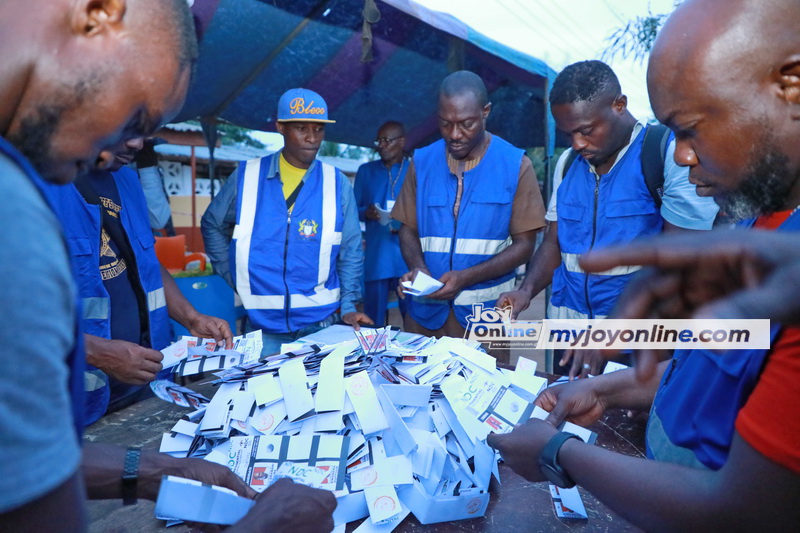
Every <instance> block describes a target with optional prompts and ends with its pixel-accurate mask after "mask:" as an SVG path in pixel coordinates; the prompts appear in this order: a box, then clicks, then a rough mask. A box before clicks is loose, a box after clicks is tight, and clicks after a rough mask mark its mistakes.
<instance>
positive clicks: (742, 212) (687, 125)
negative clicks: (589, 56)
mask: <svg viewBox="0 0 800 533" xmlns="http://www.w3.org/2000/svg"><path fill="white" fill-rule="evenodd" d="M799 24H800V2H798V1H797V0H774V1H770V2H756V1H747V0H688V1H687V2H685V3H684V4H683V5H682V6H681V7H680V8H678V9H677V10H676V11H675V13H674V14H673V15H672V16H671V17H670V18H669V19H668V21H667V23H666V24H665V25H664V28H663V29H662V30H661V33H660V35H659V37H658V39H657V40H656V43H655V45H654V48H653V52H652V54H651V57H650V64H649V68H648V74H647V82H648V89H649V91H650V99H651V103H652V105H653V110H654V111H655V113H656V116H657V117H658V119H659V120H661V121H662V122H664V123H665V124H666V125H668V126H670V127H671V128H672V129H673V131H675V133H676V139H677V144H676V151H675V160H676V162H677V163H678V164H680V165H684V166H689V167H690V181H692V182H693V183H695V184H696V185H697V187H698V194H700V195H703V196H713V197H714V198H715V199H716V200H717V202H718V203H720V205H721V207H722V208H723V209H724V210H727V211H729V214H733V215H734V216H738V217H744V216H752V215H757V214H763V213H770V212H774V211H777V210H780V209H783V208H784V207H785V206H786V205H791V207H794V206H795V205H797V203H800V179H798V176H800V154H797V150H796V148H795V147H796V146H797V143H798V142H800V41H798V40H797V39H796V29H797V28H798V27H800V26H798V25H799Z"/></svg>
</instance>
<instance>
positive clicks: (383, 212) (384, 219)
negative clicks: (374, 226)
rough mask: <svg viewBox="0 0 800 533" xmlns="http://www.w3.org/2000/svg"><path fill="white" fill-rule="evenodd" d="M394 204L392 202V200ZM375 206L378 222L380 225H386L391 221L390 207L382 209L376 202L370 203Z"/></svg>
mask: <svg viewBox="0 0 800 533" xmlns="http://www.w3.org/2000/svg"><path fill="white" fill-rule="evenodd" d="M392 204H394V202H392ZM372 205H374V206H375V209H377V210H378V217H379V218H378V223H379V224H380V225H381V226H386V225H388V224H389V223H390V222H391V221H392V208H391V207H389V208H388V209H384V208H382V207H381V206H379V205H378V204H372Z"/></svg>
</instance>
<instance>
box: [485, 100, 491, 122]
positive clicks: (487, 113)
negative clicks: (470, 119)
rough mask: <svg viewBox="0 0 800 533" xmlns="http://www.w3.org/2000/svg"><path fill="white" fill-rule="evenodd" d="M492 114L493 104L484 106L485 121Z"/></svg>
mask: <svg viewBox="0 0 800 533" xmlns="http://www.w3.org/2000/svg"><path fill="white" fill-rule="evenodd" d="M491 112H492V103H491V102H489V103H488V104H486V105H485V106H483V119H484V120H486V119H487V118H489V113H491Z"/></svg>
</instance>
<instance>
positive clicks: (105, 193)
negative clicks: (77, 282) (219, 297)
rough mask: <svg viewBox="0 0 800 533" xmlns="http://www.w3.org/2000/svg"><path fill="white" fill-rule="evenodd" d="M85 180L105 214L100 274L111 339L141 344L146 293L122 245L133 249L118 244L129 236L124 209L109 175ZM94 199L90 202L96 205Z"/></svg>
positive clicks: (125, 244)
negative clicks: (106, 298)
mask: <svg viewBox="0 0 800 533" xmlns="http://www.w3.org/2000/svg"><path fill="white" fill-rule="evenodd" d="M84 179H86V180H87V182H88V184H89V185H90V186H91V188H92V189H93V190H94V192H95V193H96V195H97V196H98V197H99V201H100V209H101V210H103V211H104V212H103V213H102V223H103V228H102V231H101V237H100V275H101V277H102V278H103V285H104V286H105V288H106V290H107V291H108V295H109V298H110V300H111V338H112V339H117V340H125V341H129V342H133V343H135V344H142V341H143V340H144V339H143V335H142V333H143V331H142V330H143V324H142V320H141V319H140V315H141V312H142V310H141V309H140V303H139V299H137V293H136V291H137V290H138V291H141V293H142V294H143V293H144V291H143V290H142V288H141V284H140V283H139V279H138V275H137V274H136V264H135V260H134V261H133V263H134V264H133V265H131V264H130V263H131V261H130V260H126V259H125V258H126V257H129V256H130V252H128V253H127V254H126V253H124V252H121V250H120V247H121V246H122V247H124V248H125V250H130V245H129V243H128V242H123V243H119V242H117V241H118V240H119V239H120V238H123V239H124V238H125V235H126V234H125V228H124V227H123V225H122V220H121V219H120V216H121V213H122V210H123V209H124V206H123V205H122V201H121V200H120V196H119V191H118V190H117V184H116V183H115V182H114V177H113V176H112V175H111V173H110V172H94V173H92V174H91V175H90V176H89V177H88V178H84ZM91 200H92V199H87V201H89V202H90V203H94V202H92V201H91ZM114 236H117V238H116V239H115V238H114ZM128 237H129V238H131V237H132V236H128ZM145 313H146V311H145Z"/></svg>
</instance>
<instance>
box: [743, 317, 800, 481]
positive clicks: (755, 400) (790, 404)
mask: <svg viewBox="0 0 800 533" xmlns="http://www.w3.org/2000/svg"><path fill="white" fill-rule="evenodd" d="M799 349H800V328H785V329H784V330H783V331H782V332H781V336H780V337H778V338H777V339H776V341H775V342H774V343H773V348H772V353H770V355H769V358H768V359H767V363H766V365H765V367H764V370H763V372H762V373H761V376H760V378H759V380H758V383H757V384H756V387H755V389H754V390H753V393H752V394H751V395H750V398H748V400H747V403H746V404H745V406H744V407H743V408H742V409H741V411H739V415H738V417H737V419H736V430H737V431H738V432H739V434H740V435H741V436H742V438H743V439H744V440H745V441H747V443H748V444H749V445H750V446H752V447H753V448H754V449H756V450H757V451H758V452H759V453H760V454H762V455H763V456H765V457H766V458H768V459H770V460H771V461H774V462H776V463H778V464H780V465H782V466H783V467H785V468H788V469H789V470H792V471H793V472H795V473H798V474H800V438H799V437H800V388H798V385H797V384H798V380H800V357H798V356H797V354H798V350H799Z"/></svg>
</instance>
